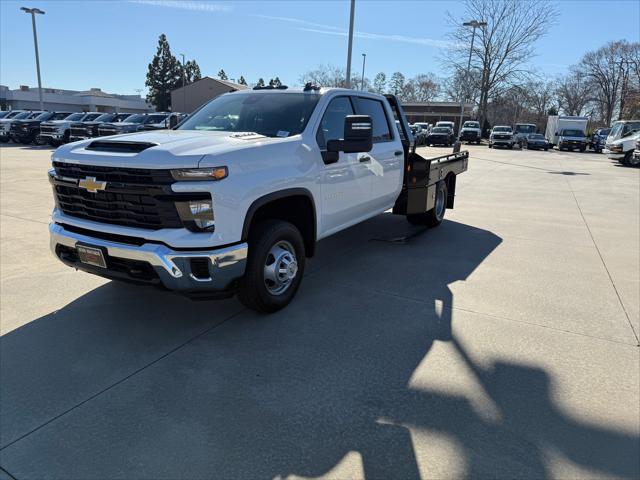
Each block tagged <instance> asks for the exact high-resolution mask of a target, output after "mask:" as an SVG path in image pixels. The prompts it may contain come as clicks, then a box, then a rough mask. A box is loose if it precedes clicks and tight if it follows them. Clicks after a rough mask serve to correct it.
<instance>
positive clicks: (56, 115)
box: [49, 112, 71, 120]
mask: <svg viewBox="0 0 640 480" xmlns="http://www.w3.org/2000/svg"><path fill="white" fill-rule="evenodd" d="M70 115H71V113H69V112H57V113H54V114H53V115H51V116H50V117H49V120H65V119H67V118H68V117H69V116H70Z"/></svg>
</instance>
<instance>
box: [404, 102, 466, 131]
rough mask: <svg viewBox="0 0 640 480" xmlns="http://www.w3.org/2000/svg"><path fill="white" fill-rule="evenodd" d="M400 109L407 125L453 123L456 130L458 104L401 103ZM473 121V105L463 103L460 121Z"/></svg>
mask: <svg viewBox="0 0 640 480" xmlns="http://www.w3.org/2000/svg"><path fill="white" fill-rule="evenodd" d="M402 108H403V109H404V113H405V115H406V116H407V120H408V121H409V123H415V122H427V123H431V124H432V125H435V124H436V122H440V121H448V122H455V124H456V128H457V125H458V122H459V121H460V103H459V102H402ZM465 120H475V116H474V115H473V103H465V104H464V110H463V114H462V121H465Z"/></svg>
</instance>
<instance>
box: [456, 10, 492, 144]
mask: <svg viewBox="0 0 640 480" xmlns="http://www.w3.org/2000/svg"><path fill="white" fill-rule="evenodd" d="M462 25H463V26H465V27H472V28H473V33H472V34H471V48H470V49H469V62H468V63H467V72H466V74H465V78H464V81H468V79H469V78H468V77H469V72H470V70H471V55H472V54H473V41H474V40H475V39H476V28H478V27H485V26H486V25H487V22H479V21H477V20H471V21H470V22H464V23H463V24H462ZM462 87H463V91H464V82H463V85H462ZM461 97H462V98H461V99H460V123H459V124H458V137H460V135H461V132H462V115H463V114H464V101H465V100H466V98H465V94H464V93H462V94H461ZM480 129H481V130H480V131H482V125H480Z"/></svg>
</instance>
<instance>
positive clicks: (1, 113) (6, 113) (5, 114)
mask: <svg viewBox="0 0 640 480" xmlns="http://www.w3.org/2000/svg"><path fill="white" fill-rule="evenodd" d="M7 115H9V112H0V118H4V117H6V116H7Z"/></svg>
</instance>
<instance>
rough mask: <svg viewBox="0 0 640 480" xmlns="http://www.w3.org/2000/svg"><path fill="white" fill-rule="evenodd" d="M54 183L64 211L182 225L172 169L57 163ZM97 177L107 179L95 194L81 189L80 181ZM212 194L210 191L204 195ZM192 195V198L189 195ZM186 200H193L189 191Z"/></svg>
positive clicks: (126, 222)
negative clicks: (173, 189) (177, 208)
mask: <svg viewBox="0 0 640 480" xmlns="http://www.w3.org/2000/svg"><path fill="white" fill-rule="evenodd" d="M53 166H54V168H55V171H56V177H54V178H52V183H53V186H54V189H55V193H56V201H57V205H58V207H59V208H60V210H62V212H63V213H65V214H67V215H70V216H73V217H78V218H83V219H86V220H92V221H95V222H101V223H110V224H114V225H122V226H125V227H134V228H146V229H151V230H158V229H160V228H182V227H183V224H182V221H181V219H180V216H179V215H178V212H177V210H176V207H175V202H176V201H180V200H182V199H183V196H182V195H180V194H175V193H173V192H172V191H171V187H170V184H171V183H173V182H174V180H173V178H172V177H171V173H170V171H169V170H148V169H136V168H112V167H98V166H91V165H73V164H69V163H62V162H54V163H53ZM86 177H95V178H96V179H97V181H99V182H107V184H106V188H105V189H104V190H99V191H97V192H95V193H93V192H89V191H88V190H86V189H85V188H81V187H80V186H79V185H78V182H77V181H74V179H76V180H83V179H85V178H86ZM204 195H206V196H207V197H208V195H207V194H204ZM187 196H188V198H187ZM187 196H184V199H185V200H187V199H190V198H191V197H192V196H193V195H192V194H188V195H187Z"/></svg>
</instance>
